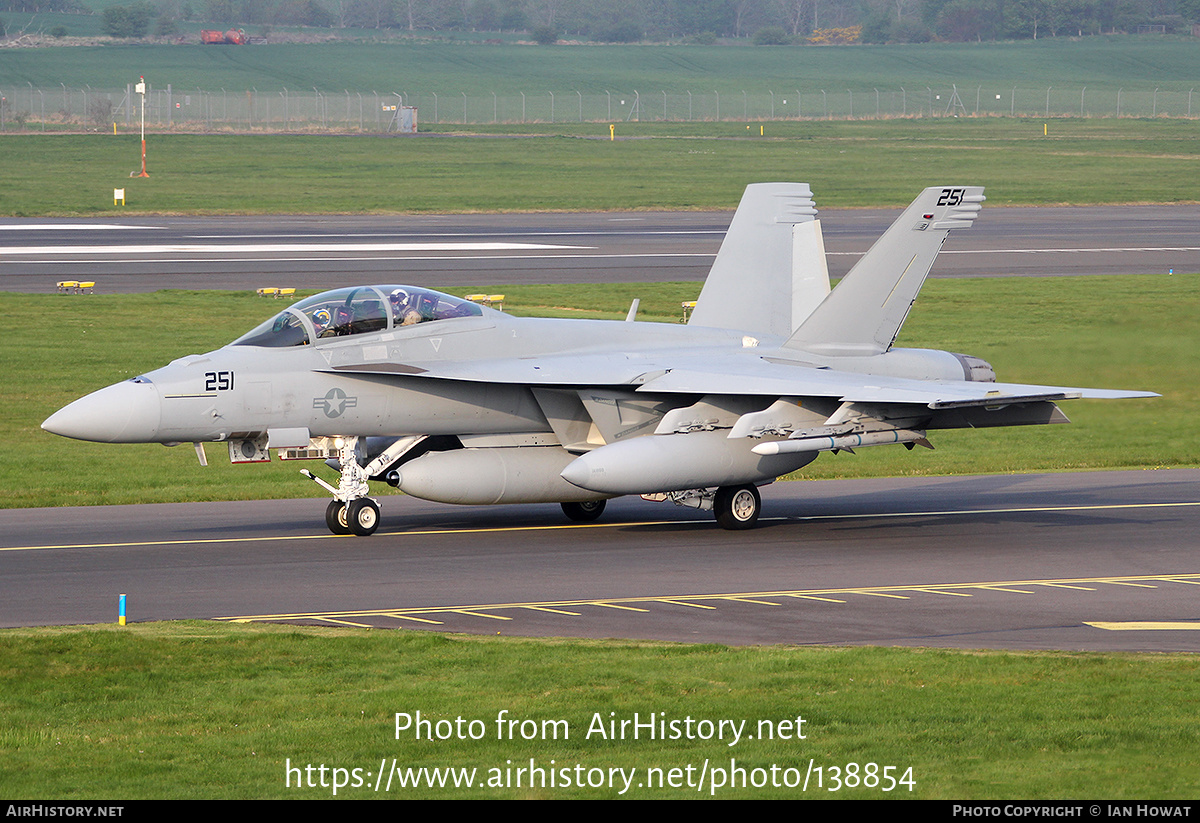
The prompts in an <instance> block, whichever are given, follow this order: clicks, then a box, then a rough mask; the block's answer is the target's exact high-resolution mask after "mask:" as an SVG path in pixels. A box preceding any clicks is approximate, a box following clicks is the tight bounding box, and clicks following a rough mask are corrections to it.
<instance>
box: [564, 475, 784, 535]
mask: <svg viewBox="0 0 1200 823" xmlns="http://www.w3.org/2000/svg"><path fill="white" fill-rule="evenodd" d="M642 499H643V500H650V501H653V502H655V503H658V502H663V501H670V502H671V503H674V504H675V505H676V506H688V507H690V508H693V509H700V510H701V511H711V512H712V513H713V514H714V515H716V518H717V525H718V526H720V527H721V528H723V529H730V530H733V531H740V530H742V529H752V528H754V525H755V524H756V523H757V522H758V516H759V514H761V513H762V498H761V497H760V496H759V494H758V489H757V488H755V487H754V486H753V485H751V484H749V483H747V484H744V485H741V486H719V487H717V488H716V489H711V488H709V489H690V490H686V491H677V492H659V493H657V494H643V495H642ZM564 506H565V504H564Z"/></svg>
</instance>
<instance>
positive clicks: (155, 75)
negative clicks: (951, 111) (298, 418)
mask: <svg viewBox="0 0 1200 823" xmlns="http://www.w3.org/2000/svg"><path fill="white" fill-rule="evenodd" d="M5 17H6V18H8V17H9V15H5ZM83 19H85V18H76V20H83ZM95 19H96V18H90V20H95ZM9 23H10V28H12V27H14V26H16V25H18V23H19V21H18V20H17V19H16V18H13V19H11V20H10V21H9ZM64 25H67V27H68V28H69V29H70V28H71V27H72V25H81V24H79V23H74V24H73V23H72V22H70V21H67V22H65V23H64ZM200 28H201V26H199V25H196V26H195V27H194V29H195V30H194V31H188V32H185V33H186V34H189V35H190V36H191V37H192V38H194V40H195V42H194V43H193V44H189V45H150V44H131V45H104V46H80V47H72V48H43V49H15V48H14V49H3V50H0V90H9V91H10V92H11V90H12V89H14V88H17V87H19V88H21V89H24V88H25V87H26V84H27V83H28V84H32V85H33V86H35V87H39V88H44V89H47V90H49V89H53V88H57V87H58V86H59V84H64V85H66V86H68V87H77V88H83V87H84V86H85V85H86V86H90V87H92V88H97V89H108V88H121V89H123V88H125V85H126V84H127V83H131V82H136V80H137V78H138V76H139V75H144V76H145V77H146V78H147V80H148V81H149V82H151V83H152V84H153V85H154V87H155V88H166V86H167V85H168V84H171V85H172V86H173V87H174V88H175V89H177V90H178V91H180V92H181V93H183V92H187V91H190V90H194V89H197V88H201V89H206V90H209V91H219V90H220V89H222V88H224V89H228V90H230V91H245V90H248V89H252V88H254V89H257V90H259V91H261V92H267V91H270V92H277V91H281V90H283V89H285V88H287V89H291V90H293V91H296V90H303V89H312V88H313V87H314V86H315V87H317V88H319V89H321V90H323V91H329V92H335V93H336V92H340V91H342V90H343V89H350V90H351V91H355V92H364V93H365V92H367V91H369V90H371V89H375V90H378V91H379V92H381V93H386V94H389V95H390V94H391V93H392V92H401V93H404V94H408V95H412V94H417V93H424V94H428V93H430V92H437V93H439V94H442V95H458V94H460V93H462V92H466V93H467V94H473V95H474V94H478V95H485V94H491V93H493V92H494V93H496V94H502V95H503V94H515V93H517V92H521V91H524V92H527V93H529V94H534V93H544V92H546V91H562V92H574V91H580V92H583V93H585V94H587V93H603V92H604V91H606V90H610V91H612V92H614V93H616V92H618V91H621V92H623V93H629V92H632V91H633V90H634V89H639V90H641V92H642V93H643V94H657V93H659V92H660V91H662V90H664V89H665V90H668V91H671V92H679V91H688V90H691V91H694V92H698V93H699V92H705V93H707V92H711V91H714V90H716V91H719V92H720V93H721V94H723V95H735V94H736V95H740V94H741V93H742V91H743V90H748V91H749V92H751V93H763V92H766V91H767V90H768V89H773V90H775V91H776V92H777V93H779V92H785V91H790V90H791V89H795V88H797V87H803V89H804V90H805V91H806V92H817V91H819V90H820V89H827V90H828V91H830V92H833V91H835V90H836V91H844V90H845V89H846V88H852V89H855V90H859V91H863V92H866V91H871V90H872V89H873V88H876V87H877V88H880V89H884V88H887V89H894V88H896V87H898V86H905V87H907V88H908V89H909V90H910V91H914V92H915V91H917V90H921V91H923V90H924V88H925V86H927V85H934V86H936V85H939V84H941V85H949V84H951V83H957V84H958V86H959V87H960V89H967V88H970V89H971V90H974V88H975V87H976V85H985V86H989V87H991V86H999V87H1000V88H1004V89H1008V88H1009V87H1010V86H1013V85H1021V86H1024V87H1032V88H1039V87H1040V88H1045V87H1046V86H1048V85H1054V86H1060V87H1064V88H1065V87H1074V88H1079V87H1081V86H1087V87H1088V88H1091V89H1095V90H1105V89H1108V90H1116V89H1117V88H1119V87H1122V86H1123V87H1125V88H1126V89H1133V88H1135V87H1145V88H1147V89H1154V88H1156V87H1160V88H1162V89H1163V90H1164V91H1166V90H1173V91H1184V92H1186V91H1187V90H1188V89H1189V88H1190V87H1192V86H1194V85H1196V84H1197V81H1200V53H1198V50H1197V49H1196V47H1195V44H1194V43H1193V42H1191V39H1190V38H1167V37H1130V36H1121V37H1086V38H1083V39H1081V40H1071V39H1067V38H1045V39H1042V40H1037V41H1024V42H1017V43H930V44H922V45H901V46H853V47H819V48H818V47H809V48H804V47H795V48H789V47H784V48H761V47H754V46H599V45H597V46H586V47H570V46H552V47H535V46H519V45H503V46H500V45H496V46H478V45H465V44H453V43H398V42H393V43H372V42H334V43H323V44H306V45H298V44H278V45H266V46H251V47H234V48H218V47H213V46H201V45H199V43H198V40H199V29H200ZM251 33H253V31H251Z"/></svg>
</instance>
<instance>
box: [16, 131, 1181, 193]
mask: <svg viewBox="0 0 1200 823" xmlns="http://www.w3.org/2000/svg"><path fill="white" fill-rule="evenodd" d="M1195 130H1196V126H1195V124H1194V123H1192V122H1191V121H1187V120H1156V121H1140V120H1080V119H1068V120H1057V121H1053V122H1052V123H1050V125H1049V135H1048V136H1043V124H1042V122H1036V123H1035V122H1033V121H1029V120H1020V119H1009V118H989V119H963V120H954V119H939V120H936V121H929V120H924V121H922V120H900V121H886V122H869V123H840V122H819V123H787V124H770V125H768V126H767V127H766V128H765V132H766V136H765V137H758V136H757V127H756V128H755V129H753V130H747V129H746V128H745V126H744V125H742V124H728V123H727V124H712V123H707V124H691V125H685V124H622V125H621V126H620V127H618V135H619V136H620V137H621V138H622V139H621V140H618V141H616V142H611V141H609V140H607V139H604V138H607V136H608V128H607V126H604V125H588V124H585V125H584V126H579V125H574V126H569V127H568V126H555V127H550V126H529V127H526V128H525V129H524V130H523V132H522V133H523V134H526V135H534V136H525V137H515V138H514V139H507V140H506V139H500V140H497V139H487V138H479V137H468V136H452V135H441V136H417V137H404V138H399V137H392V138H383V137H373V136H359V137H333V136H297V135H259V136H234V135H219V136H202V135H156V136H152V137H151V138H150V139H149V140H148V168H149V171H150V177H149V178H148V179H131V177H130V174H131V172H132V171H135V170H137V169H138V168H139V162H140V144H139V141H138V137H137V134H136V133H128V132H126V133H122V134H121V135H119V136H113V135H112V134H103V133H102V134H93V135H82V136H81V135H58V136H53V135H51V136H42V135H37V134H25V135H10V136H8V137H3V138H0V145H3V150H4V155H5V161H6V162H5V177H6V179H5V193H4V196H3V198H2V199H0V213H3V214H6V215H10V216H39V215H117V214H122V215H129V214H162V213H198V214H238V213H285V214H286V213H371V212H375V213H380V212H383V213H386V212H439V213H443V212H464V211H466V212H469V211H553V210H566V211H569V210H584V211H588V210H600V211H603V210H617V209H732V208H733V207H735V206H736V204H737V202H738V199H739V198H740V197H741V193H742V191H743V189H744V188H745V186H746V185H747V184H748V183H754V182H761V181H764V180H790V181H797V180H799V181H804V182H808V183H810V184H811V185H812V186H813V189H814V191H815V192H816V193H817V198H818V202H819V204H820V205H821V206H822V207H838V206H878V205H895V206H899V205H904V204H907V203H908V202H909V201H910V200H911V199H912V196H913V193H914V192H916V191H920V190H921V189H923V188H924V187H926V186H928V185H930V184H931V181H942V182H955V183H971V184H979V185H985V186H987V187H988V192H987V193H988V201H989V203H993V204H999V205H1037V204H1053V203H1073V204H1089V203H1136V202H1158V203H1164V202H1165V203H1171V202H1195V201H1196V200H1197V199H1200V195H1198V194H1197V188H1196V185H1195V182H1194V181H1195V180H1196V178H1197V175H1198V174H1200V141H1198V140H1196V139H1195ZM509 131H510V132H511V131H515V130H514V129H509ZM748 135H749V136H748ZM580 138H596V139H580ZM624 138H629V139H624ZM641 138H645V139H641ZM114 188H122V189H125V192H126V201H125V202H126V205H124V206H116V205H114V204H113V197H112V192H113V189H114Z"/></svg>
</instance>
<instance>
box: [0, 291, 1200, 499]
mask: <svg viewBox="0 0 1200 823" xmlns="http://www.w3.org/2000/svg"><path fill="white" fill-rule="evenodd" d="M1198 286H1200V275H1181V274H1176V275H1175V276H1174V277H1167V276H1165V275H1153V276H1151V275H1147V276H1120V277H1079V278H1048V279H1029V278H1012V279H983V280H957V279H956V280H931V281H929V282H928V283H927V284H926V286H925V288H924V290H923V294H922V298H921V299H920V300H919V301H918V302H917V305H916V308H915V310H914V312H913V314H912V316H911V317H910V318H909V321H908V322H907V324H906V325H905V327H904V331H903V334H902V336H901V339H900V341H899V344H900V345H905V346H914V347H933V348H941V349H946V350H950V351H959V352H966V353H970V354H974V355H976V356H979V357H983V358H985V359H987V360H988V361H990V362H991V363H992V364H993V365H994V366H995V368H996V371H997V373H998V374H999V376H1000V378H1001V379H1002V380H1006V381H1013V382H1031V383H1045V384H1050V385H1066V386H1100V387H1107V388H1126V389H1145V390H1150V391H1156V392H1159V393H1161V394H1162V395H1163V397H1161V398H1158V399H1153V400H1127V401H1077V402H1070V403H1065V404H1063V408H1064V411H1066V413H1067V414H1068V416H1070V417H1071V418H1072V420H1073V421H1074V425H1070V426H1045V427H1026V428H1006V429H993V430H980V431H946V432H935V433H934V434H933V435H932V440H933V442H934V444H935V445H936V446H937V449H936V451H932V452H930V451H927V450H924V449H917V450H914V451H912V452H909V451H907V450H904V449H895V448H874V449H862V450H860V451H859V452H858V453H857V454H855V455H850V454H838V455H832V456H831V455H825V456H822V458H821V459H819V460H817V461H816V462H815V463H813V464H812V465H811V466H809V467H807V468H806V469H805V470H804V472H803V473H802V475H801V476H803V477H805V478H814V479H828V478H838V477H868V476H877V477H878V476H898V475H943V474H973V473H989V472H1028V471H1067V470H1087V469H1121V468H1125V469H1129V468H1157V467H1181V466H1195V465H1197V463H1198V462H1200V432H1198V431H1197V429H1196V426H1195V419H1196V416H1197V414H1198V413H1200V361H1197V358H1196V357H1195V352H1196V351H1197V350H1198V349H1200V317H1197V315H1196V312H1195V311H1194V306H1195V299H1194V295H1195V292H1196V289H1197V287H1198ZM458 291H459V293H464V291H465V290H458ZM472 291H478V289H472ZM487 291H490V292H503V293H504V294H506V296H507V300H506V303H505V307H506V309H507V310H509V311H511V312H513V313H518V314H539V315H541V314H545V315H557V316H575V317H597V316H598V317H606V318H610V319H619V318H623V317H624V315H625V311H626V309H627V308H628V306H629V303H630V301H631V300H632V299H633V298H634V297H640V298H641V299H642V306H643V308H642V312H641V314H640V317H641V318H642V319H648V320H662V321H666V322H676V321H677V320H678V314H677V312H678V311H679V308H678V307H679V303H680V301H682V300H690V299H694V298H695V297H696V295H697V292H698V287H697V285H696V284H693V283H674V284H658V285H647V284H612V285H604V286H579V287H570V286H512V285H498V286H494V287H492V288H491V289H488V290H487ZM3 299H4V304H5V306H6V307H7V308H8V310H9V311H10V313H11V314H12V316H14V317H36V318H38V319H39V329H40V333H39V334H38V335H37V336H36V338H34V337H30V338H28V339H26V340H25V341H24V342H23V344H22V345H20V346H17V345H10V346H5V347H2V348H0V375H2V376H3V381H2V388H0V406H2V407H3V408H5V409H6V410H7V413H6V414H5V415H4V417H3V419H0V439H3V440H5V441H6V442H10V443H21V444H23V445H22V448H21V449H20V450H14V449H9V450H6V451H5V452H4V453H3V454H2V455H0V489H3V490H4V494H3V495H0V506H5V507H26V506H47V505H49V506H61V505H99V504H116V503H147V502H168V501H195V500H238V499H266V498H279V497H302V496H308V495H311V494H312V493H313V488H312V486H311V484H310V483H309V482H308V481H305V480H303V479H302V478H301V477H300V476H299V475H298V474H297V471H296V467H295V466H294V465H287V466H285V465H282V464H281V463H280V462H279V461H275V462H272V463H270V464H268V465H265V466H231V465H230V464H229V463H228V462H226V459H225V454H224V451H225V450H224V447H223V446H221V445H220V444H216V445H209V447H208V449H209V455H210V466H209V467H208V468H206V469H202V468H200V467H199V466H198V465H197V461H196V457H195V455H194V454H193V452H192V449H191V448H189V447H187V446H182V447H178V448H172V449H167V448H163V447H162V446H157V445H144V446H138V445H104V444H95V443H82V442H77V441H72V440H66V439H64V438H60V437H55V436H53V435H50V434H47V433H45V432H43V431H42V430H41V429H40V427H39V424H40V423H41V421H42V420H44V419H45V418H46V417H47V416H49V415H50V414H51V413H52V412H53V411H54V410H55V409H57V408H59V407H61V406H63V405H65V404H66V403H68V402H70V401H71V400H74V399H75V398H77V397H80V396H82V395H83V394H86V393H87V392H89V391H92V390H94V389H98V388H101V387H103V386H105V385H108V384H110V383H114V382H118V381H120V380H123V379H127V378H129V377H133V376H136V375H137V374H140V373H142V372H145V371H149V370H151V369H154V368H157V367H159V366H162V365H165V364H166V363H167V362H168V361H169V360H171V359H173V358H175V357H179V356H182V355H185V354H192V353H196V352H203V351H208V350H211V349H213V348H217V347H219V346H221V345H223V344H225V343H227V342H229V341H230V340H232V339H234V338H235V337H237V336H238V335H240V334H241V333H242V332H244V331H245V330H247V329H249V328H251V327H253V326H254V325H256V324H257V323H258V322H260V321H261V320H262V319H263V318H264V317H265V316H267V315H269V314H270V313H272V312H274V311H277V310H278V308H279V306H278V304H277V303H275V302H274V301H266V300H263V299H261V298H258V297H256V296H254V295H253V294H248V293H225V292H221V293H214V292H158V293H156V294H141V295H103V294H98V295H69V296H68V295H30V294H5V295H4V296H3ZM596 309H600V310H601V311H599V312H597V311H595V310H596ZM163 317H190V318H204V320H203V322H193V323H185V324H173V325H170V326H164V325H163V324H162V323H161V318H163ZM31 467H36V470H31ZM379 491H382V492H385V493H386V492H387V491H389V490H388V489H387V487H383V486H381V487H380V488H379Z"/></svg>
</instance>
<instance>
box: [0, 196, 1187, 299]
mask: <svg viewBox="0 0 1200 823" xmlns="http://www.w3.org/2000/svg"><path fill="white" fill-rule="evenodd" d="M899 213H900V212H899V210H890V209H844V210H838V209H831V210H824V211H822V212H821V214H820V218H821V221H822V228H823V233H824V237H825V245H826V250H827V253H828V259H829V269H830V274H831V275H832V276H834V277H840V276H841V275H843V274H845V273H846V271H848V270H849V268H850V266H851V265H853V263H854V261H855V260H857V259H858V257H859V256H860V255H861V254H863V253H864V252H865V251H866V250H867V249H868V248H869V247H870V245H871V243H873V242H874V240H875V239H876V238H877V237H878V236H879V235H880V234H881V233H882V232H883V231H884V229H886V228H887V226H888V225H890V224H891V222H892V221H893V220H894V219H895V218H896V217H897V216H898V215H899ZM731 217H732V213H731V212H629V213H603V214H506V215H416V216H413V215H395V216H386V217H380V216H308V217H273V216H272V217H245V216H242V217H157V218H155V217H136V218H129V219H89V220H80V219H53V220H49V219H15V218H6V219H0V291H18V292H52V291H54V289H55V284H56V283H57V282H58V281H60V280H90V281H95V282H96V289H97V290H98V291H101V292H107V293H114V292H144V291H154V290H157V289H164V288H183V289H255V288H260V287H263V286H283V287H295V288H305V289H308V288H311V289H321V288H334V287H339V286H346V285H362V284H364V283H410V284H413V285H419V286H427V287H430V288H449V287H463V288H485V287H494V286H503V285H510V284H524V283H603V282H661V281H691V282H696V283H699V282H701V281H702V280H703V278H704V276H705V274H707V272H708V268H709V266H710V265H711V264H712V260H713V258H714V256H715V255H716V252H717V249H718V247H719V246H720V243H721V239H722V238H723V236H724V233H725V230H726V229H727V228H728V226H729V221H730V219H731ZM1197 225H1200V206H1196V205H1179V206H1101V207H1054V208H1049V207H1046V208H994V207H987V208H985V209H984V212H983V214H982V216H981V218H980V219H979V221H977V223H976V225H974V226H972V228H971V229H970V230H969V231H961V232H952V233H951V235H950V238H949V240H948V241H947V243H946V246H945V249H944V250H943V252H942V254H941V256H940V257H939V258H938V261H937V264H936V265H935V266H934V271H933V276H934V277H982V276H1006V275H1022V276H1034V277H1048V276H1055V275H1086V274H1133V273H1136V274H1166V273H1167V272H1169V271H1171V270H1174V271H1176V272H1196V271H1200V245H1198V243H1197V238H1196V232H1195V227H1196V226H1197Z"/></svg>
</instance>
